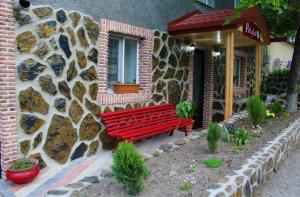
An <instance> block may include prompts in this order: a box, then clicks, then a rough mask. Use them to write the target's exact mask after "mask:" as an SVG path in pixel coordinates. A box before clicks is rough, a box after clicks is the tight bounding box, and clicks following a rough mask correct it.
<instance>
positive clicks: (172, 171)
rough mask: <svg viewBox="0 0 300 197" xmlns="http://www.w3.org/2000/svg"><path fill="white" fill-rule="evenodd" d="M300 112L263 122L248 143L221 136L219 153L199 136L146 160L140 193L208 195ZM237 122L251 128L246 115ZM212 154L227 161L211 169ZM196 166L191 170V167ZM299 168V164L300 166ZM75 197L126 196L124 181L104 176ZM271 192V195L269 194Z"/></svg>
mask: <svg viewBox="0 0 300 197" xmlns="http://www.w3.org/2000/svg"><path fill="white" fill-rule="evenodd" d="M299 116H300V112H299V111H298V112H296V113H294V114H290V115H288V116H286V115H282V116H280V117H276V118H274V119H272V121H270V120H268V121H266V122H265V123H264V124H263V125H261V126H262V132H263V135H262V137H260V138H252V139H250V141H249V143H248V145H247V146H245V147H244V148H243V149H242V150H238V149H237V148H235V147H234V146H233V145H232V144H230V143H227V142H224V141H223V140H220V142H219V148H218V153H217V154H216V155H211V154H210V153H209V150H208V148H207V142H206V137H205V136H203V137H200V138H198V139H196V140H193V141H192V142H190V143H187V144H185V145H183V146H180V147H178V148H176V149H174V150H172V151H170V152H168V153H164V154H162V155H160V156H158V157H154V158H152V159H150V160H148V161H146V164H147V165H148V166H149V168H150V171H151V174H150V177H149V178H148V179H147V180H146V182H145V188H144V190H143V191H142V192H141V193H140V194H139V195H138V196H140V197H165V196H172V197H175V196H180V197H181V196H205V191H206V190H207V189H208V188H213V187H215V185H214V183H217V182H218V181H219V179H221V178H222V177H224V176H225V175H227V174H230V173H232V170H233V169H238V168H239V167H240V166H241V164H242V163H243V161H244V160H245V159H246V158H248V157H250V156H251V155H253V154H254V153H255V152H256V151H258V150H259V149H261V148H262V147H264V145H265V144H266V142H267V141H269V140H271V139H273V138H275V137H276V136H277V135H278V134H279V133H280V132H281V131H282V130H283V129H284V128H286V127H287V126H288V125H289V123H291V122H293V121H294V120H295V119H296V118H298V117H299ZM236 126H239V127H242V126H244V127H245V128H251V126H250V124H249V121H248V120H247V119H244V120H240V121H239V122H238V123H237V124H236ZM210 158H218V159H221V160H222V161H223V163H224V165H223V167H221V168H219V169H210V168H207V167H206V166H205V165H203V164H202V162H203V160H205V159H210ZM191 166H193V170H192V172H191V171H190V172H189V168H190V167H191ZM299 169H300V168H299ZM185 181H187V182H192V183H193V187H192V189H191V190H190V191H185V192H183V191H181V190H180V189H179V187H180V184H181V183H183V182H185ZM72 196H73V197H84V196H89V197H96V196H101V197H115V196H116V197H119V196H126V194H125V190H124V188H123V187H122V185H121V184H119V183H117V182H116V181H115V180H114V177H110V178H104V179H103V180H101V182H100V183H99V184H95V185H91V186H89V187H87V188H84V189H83V190H81V191H80V192H75V193H74V194H73V195H72ZM267 196H268V195H267Z"/></svg>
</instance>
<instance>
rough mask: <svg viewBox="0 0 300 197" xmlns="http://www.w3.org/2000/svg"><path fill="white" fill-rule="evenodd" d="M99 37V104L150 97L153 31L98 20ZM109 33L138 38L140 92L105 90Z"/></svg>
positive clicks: (143, 100)
mask: <svg viewBox="0 0 300 197" xmlns="http://www.w3.org/2000/svg"><path fill="white" fill-rule="evenodd" d="M100 27H101V30H100V38H99V49H100V50H99V73H98V76H99V86H98V87H99V91H98V101H99V104H101V105H113V104H126V103H135V102H147V101H150V98H151V61H152V59H151V57H152V40H153V38H152V37H153V31H152V30H149V29H145V28H139V27H135V26H132V25H128V24H124V23H120V22H116V21H111V20H107V19H101V20H100ZM110 33H117V34H120V35H126V36H132V37H136V38H139V58H138V66H139V84H140V92H139V93H135V94H115V93H113V92H109V91H108V90H107V71H108V69H107V68H108V39H109V34H110Z"/></svg>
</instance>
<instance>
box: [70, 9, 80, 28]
mask: <svg viewBox="0 0 300 197" xmlns="http://www.w3.org/2000/svg"><path fill="white" fill-rule="evenodd" d="M69 17H70V19H71V21H72V25H73V27H74V28H76V27H77V25H78V22H79V20H80V18H81V16H80V14H79V13H78V12H72V13H70V14H69Z"/></svg>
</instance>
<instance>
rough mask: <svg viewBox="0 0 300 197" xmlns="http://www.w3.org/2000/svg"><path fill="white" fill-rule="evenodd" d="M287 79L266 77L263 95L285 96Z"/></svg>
mask: <svg viewBox="0 0 300 197" xmlns="http://www.w3.org/2000/svg"><path fill="white" fill-rule="evenodd" d="M287 81H288V78H287V77H266V80H265V81H263V82H262V83H265V88H262V91H263V93H265V94H275V95H280V94H285V93H286V92H287Z"/></svg>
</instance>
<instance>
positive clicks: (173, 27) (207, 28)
mask: <svg viewBox="0 0 300 197" xmlns="http://www.w3.org/2000/svg"><path fill="white" fill-rule="evenodd" d="M233 15H234V10H233V9H225V10H215V11H210V12H207V13H201V12H200V11H198V10H195V11H193V12H191V13H188V14H186V15H185V16H182V17H180V18H178V19H176V20H174V21H171V22H169V23H168V32H169V33H170V34H171V35H188V34H195V33H203V32H213V31H223V30H225V31H226V30H232V29H234V30H235V29H239V28H241V27H242V26H243V25H244V24H245V23H253V24H255V25H256V26H257V27H258V28H259V30H260V32H261V35H262V37H263V43H264V44H268V43H269V42H270V33H269V30H268V28H267V26H266V23H265V20H264V17H263V15H262V12H261V9H260V8H259V7H258V6H256V7H252V8H248V9H244V10H242V11H241V17H240V18H237V19H236V20H234V21H232V22H231V23H230V24H229V25H224V22H225V20H226V19H227V18H228V17H230V16H233Z"/></svg>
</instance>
